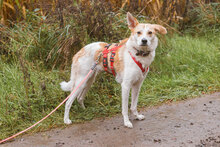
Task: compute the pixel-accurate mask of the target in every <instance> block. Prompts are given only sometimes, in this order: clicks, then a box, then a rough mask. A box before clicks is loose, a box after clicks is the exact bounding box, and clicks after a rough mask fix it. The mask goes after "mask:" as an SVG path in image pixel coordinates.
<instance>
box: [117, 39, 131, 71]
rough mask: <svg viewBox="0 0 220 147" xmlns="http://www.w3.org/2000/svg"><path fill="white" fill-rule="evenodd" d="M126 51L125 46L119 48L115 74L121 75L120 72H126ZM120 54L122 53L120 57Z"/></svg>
mask: <svg viewBox="0 0 220 147" xmlns="http://www.w3.org/2000/svg"><path fill="white" fill-rule="evenodd" d="M127 40H128V39H127ZM125 43H126V42H125ZM125 43H124V44H125ZM124 49H125V46H124V45H123V46H122V47H121V48H119V49H118V50H117V51H116V52H115V58H114V61H115V62H114V68H115V72H116V73H120V72H122V71H123V70H124V62H123V52H124ZM119 52H120V53H121V54H120V55H119Z"/></svg>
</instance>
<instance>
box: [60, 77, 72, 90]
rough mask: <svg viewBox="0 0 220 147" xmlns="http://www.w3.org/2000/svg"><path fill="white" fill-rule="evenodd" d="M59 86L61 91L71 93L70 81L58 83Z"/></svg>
mask: <svg viewBox="0 0 220 147" xmlns="http://www.w3.org/2000/svg"><path fill="white" fill-rule="evenodd" d="M60 86H61V89H62V90H63V91H71V90H72V87H73V81H72V80H70V81H69V82H65V81H63V82H61V83H60Z"/></svg>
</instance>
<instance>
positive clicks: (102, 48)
mask: <svg viewBox="0 0 220 147" xmlns="http://www.w3.org/2000/svg"><path fill="white" fill-rule="evenodd" d="M99 45H100V49H98V50H97V51H96V52H95V56H94V60H95V61H96V60H97V59H98V56H99V55H100V54H101V52H102V51H103V50H104V49H105V46H106V45H108V43H100V44H99ZM102 59H103V58H102V56H101V58H100V59H99V64H100V63H102V62H101V61H102Z"/></svg>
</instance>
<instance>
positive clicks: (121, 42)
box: [118, 38, 129, 45]
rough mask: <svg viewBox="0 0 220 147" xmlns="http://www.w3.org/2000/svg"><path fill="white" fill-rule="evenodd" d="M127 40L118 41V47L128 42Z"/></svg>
mask: <svg viewBox="0 0 220 147" xmlns="http://www.w3.org/2000/svg"><path fill="white" fill-rule="evenodd" d="M128 39H129V38H125V39H123V40H121V41H120V43H119V44H118V45H123V44H125V43H126V42H127V41H128Z"/></svg>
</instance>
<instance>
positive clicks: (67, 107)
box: [64, 77, 87, 124]
mask: <svg viewBox="0 0 220 147" xmlns="http://www.w3.org/2000/svg"><path fill="white" fill-rule="evenodd" d="M83 78H84V77H79V78H77V81H76V82H75V86H74V87H73V89H72V90H74V89H75V88H76V86H78V84H79V83H80V82H81V81H82V80H83ZM86 82H87V81H85V83H84V84H82V85H81V86H80V87H79V89H78V90H76V92H75V93H74V94H73V95H72V96H71V97H70V98H69V99H68V100H67V101H66V104H65V113H64V123H65V124H71V123H72V122H71V120H70V119H69V112H70V108H71V106H72V104H73V102H74V100H75V99H76V97H78V95H79V94H80V93H82V91H83V90H84V89H85V88H86Z"/></svg>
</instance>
